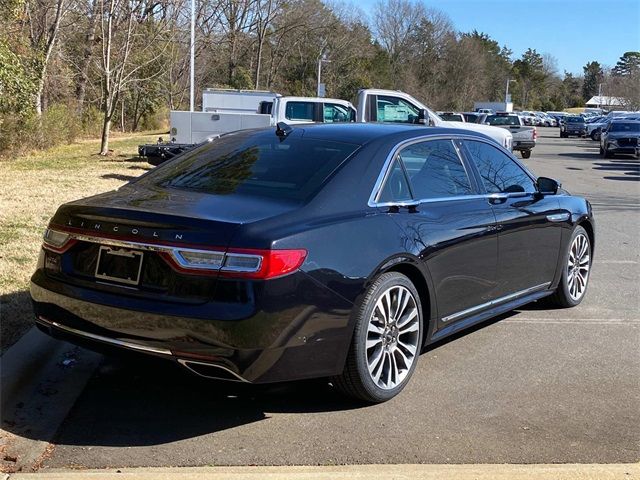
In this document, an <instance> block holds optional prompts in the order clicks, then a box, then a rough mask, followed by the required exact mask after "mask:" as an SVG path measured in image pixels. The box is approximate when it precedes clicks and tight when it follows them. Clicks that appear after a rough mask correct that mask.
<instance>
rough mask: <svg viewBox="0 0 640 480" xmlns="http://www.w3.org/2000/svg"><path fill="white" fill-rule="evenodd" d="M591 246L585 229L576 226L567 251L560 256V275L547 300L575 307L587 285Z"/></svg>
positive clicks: (584, 292) (558, 304)
mask: <svg viewBox="0 0 640 480" xmlns="http://www.w3.org/2000/svg"><path fill="white" fill-rule="evenodd" d="M592 251H593V249H592V247H591V241H590V240H589V235H588V234H587V231H586V230H585V229H584V228H582V227H581V226H579V225H578V226H577V227H576V228H575V230H574V231H573V234H572V235H571V240H570V241H569V246H568V247H567V251H566V252H565V254H564V255H563V257H562V262H563V263H562V277H561V278H560V283H559V284H558V288H556V291H555V292H554V293H553V295H552V296H551V297H549V300H550V302H551V303H552V304H554V305H556V306H558V307H562V308H570V307H575V306H576V305H578V304H579V303H580V302H582V299H583V298H584V296H585V294H586V293H587V286H588V285H589V276H590V273H591V265H592Z"/></svg>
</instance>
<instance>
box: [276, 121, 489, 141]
mask: <svg viewBox="0 0 640 480" xmlns="http://www.w3.org/2000/svg"><path fill="white" fill-rule="evenodd" d="M272 128H273V127H272ZM291 128H292V129H293V131H294V132H295V133H296V134H297V135H300V136H301V137H306V138H314V139H317V140H332V141H336V142H347V143H357V144H360V145H364V144H367V143H370V142H372V141H374V140H378V139H381V138H382V137H384V138H386V139H388V140H394V139H397V140H403V139H407V138H412V137H424V136H437V135H466V136H475V137H478V138H484V139H486V138H490V137H487V136H486V135H485V134H483V133H481V132H476V131H473V130H468V129H462V128H445V127H427V126H425V125H398V124H380V123H316V124H304V125H291ZM273 130H274V135H275V129H273Z"/></svg>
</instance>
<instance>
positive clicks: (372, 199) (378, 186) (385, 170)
mask: <svg viewBox="0 0 640 480" xmlns="http://www.w3.org/2000/svg"><path fill="white" fill-rule="evenodd" d="M425 140H427V141H428V140H451V141H453V143H454V145H455V140H475V141H478V142H484V143H486V144H488V145H491V146H494V147H495V146H496V145H497V146H498V147H499V148H498V149H499V150H500V149H501V150H502V151H503V152H504V153H506V154H507V155H508V156H509V158H511V160H513V161H514V162H515V163H516V164H517V165H518V166H519V167H520V168H522V170H523V171H524V172H525V173H526V174H527V176H528V177H529V178H530V179H531V180H532V181H533V182H534V183H535V181H536V178H535V176H534V175H533V174H532V173H531V172H530V171H529V170H528V169H527V167H525V166H524V165H523V164H522V163H521V162H520V161H519V160H518V159H517V158H516V157H515V156H514V155H513V154H512V153H511V152H508V151H507V150H506V149H505V148H504V147H503V146H502V145H498V144H497V143H496V142H495V140H490V139H485V138H481V137H476V136H474V135H466V134H455V135H452V134H442V135H421V136H419V137H414V138H410V139H408V140H403V141H402V142H400V143H398V144H397V145H395V146H394V147H393V149H392V150H391V152H390V153H389V155H387V158H386V159H385V161H384V164H383V166H382V170H381V171H380V173H379V174H378V178H377V179H376V182H375V183H374V185H373V190H372V191H371V195H370V196H369V201H368V202H367V205H368V206H369V207H390V206H404V205H403V203H410V204H413V203H416V202H417V204H421V203H431V202H444V201H448V200H463V199H475V198H487V197H488V195H489V194H480V195H461V196H458V197H437V198H425V199H420V200H411V201H410V202H400V203H398V202H385V203H378V202H377V198H378V197H379V196H380V193H381V191H382V187H383V186H384V182H385V180H386V178H387V176H388V174H389V172H390V170H391V164H392V163H393V161H394V160H395V158H396V155H397V154H398V153H399V151H400V150H401V149H403V148H405V147H407V146H409V145H412V144H414V143H420V142H423V141H425ZM458 152H459V154H460V153H463V152H460V150H458ZM465 156H466V155H465ZM462 164H463V166H464V167H465V171H466V166H465V165H464V162H462ZM468 175H469V173H468V172H467V176H468ZM518 193H519V194H520V195H521V194H522V193H521V192H518Z"/></svg>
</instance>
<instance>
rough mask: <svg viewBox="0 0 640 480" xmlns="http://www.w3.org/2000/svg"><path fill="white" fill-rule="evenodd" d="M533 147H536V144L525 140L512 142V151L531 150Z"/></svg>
mask: <svg viewBox="0 0 640 480" xmlns="http://www.w3.org/2000/svg"><path fill="white" fill-rule="evenodd" d="M535 146H536V142H534V141H527V140H522V141H516V140H514V141H513V149H514V150H531V149H532V148H533V147H535Z"/></svg>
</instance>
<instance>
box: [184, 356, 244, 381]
mask: <svg viewBox="0 0 640 480" xmlns="http://www.w3.org/2000/svg"><path fill="white" fill-rule="evenodd" d="M178 363H179V364H180V365H182V366H183V367H185V368H186V369H187V370H190V371H191V372H193V373H195V374H196V375H198V376H200V377H205V378H210V379H215V380H226V381H231V382H243V383H249V382H248V381H247V380H245V379H244V378H242V377H241V376H240V375H238V374H237V373H235V372H233V371H232V370H230V369H229V368H227V367H225V366H223V365H217V364H213V363H205V362H196V361H194V360H184V359H181V358H180V359H178Z"/></svg>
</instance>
